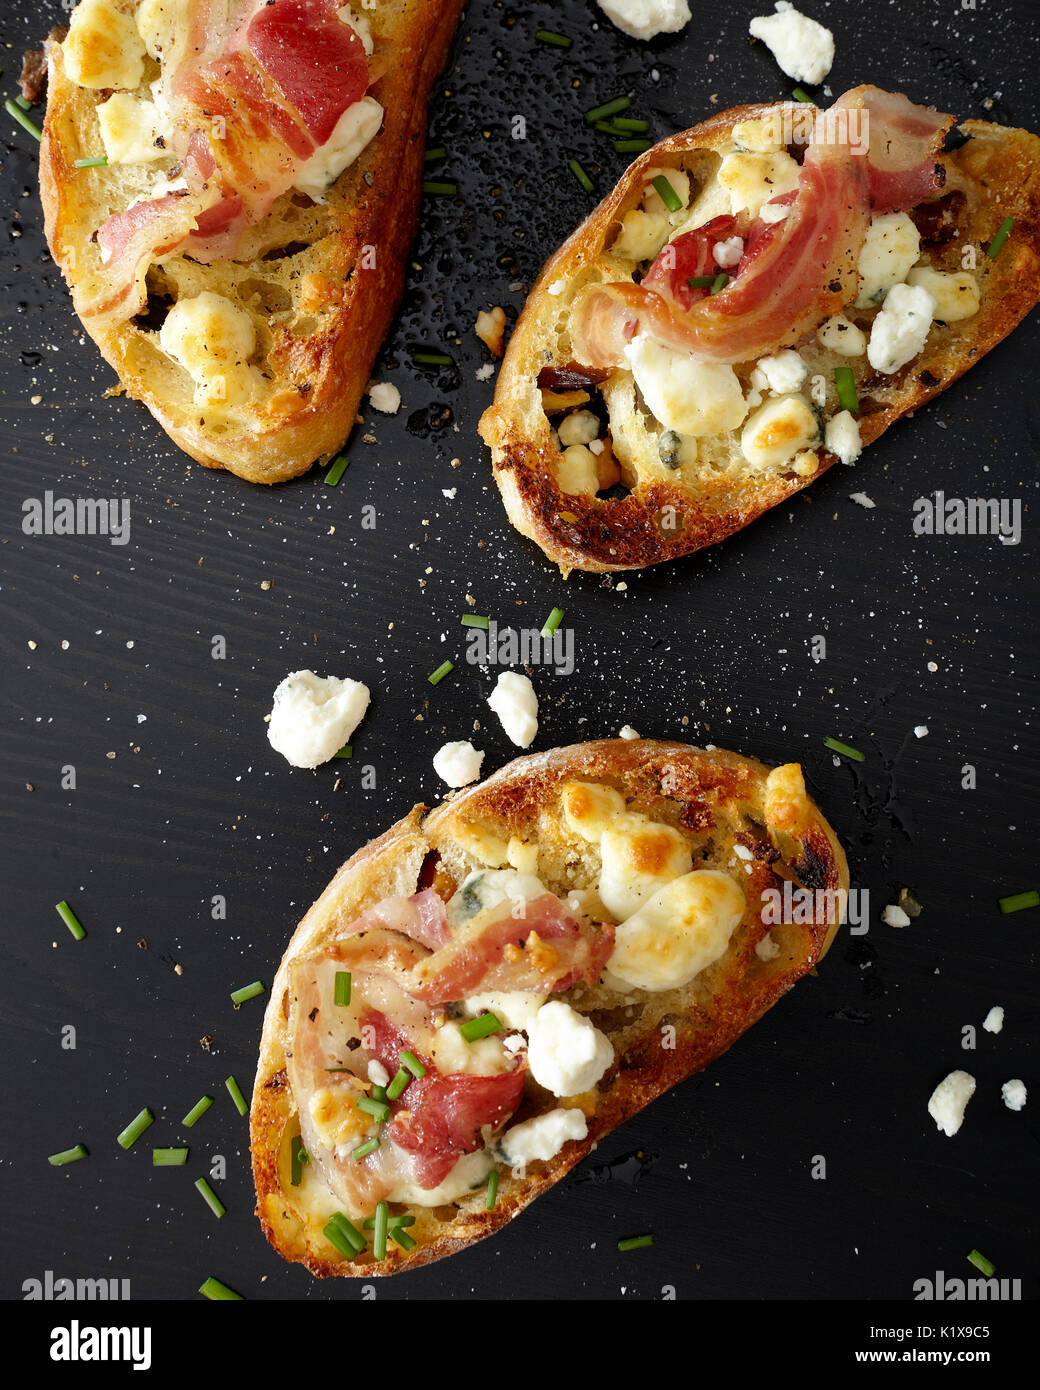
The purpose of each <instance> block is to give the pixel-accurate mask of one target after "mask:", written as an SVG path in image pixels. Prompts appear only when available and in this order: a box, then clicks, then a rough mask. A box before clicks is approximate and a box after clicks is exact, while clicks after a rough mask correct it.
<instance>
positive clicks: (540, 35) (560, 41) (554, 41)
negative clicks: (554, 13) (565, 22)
mask: <svg viewBox="0 0 1040 1390" xmlns="http://www.w3.org/2000/svg"><path fill="white" fill-rule="evenodd" d="M535 38H536V39H537V40H538V42H539V43H547V44H551V45H552V47H553V48H570V46H571V44H572V43H573V42H574V40H573V39H569V38H568V37H567V35H566V34H554V33H553V31H552V30H551V29H539V30H537V32H536V33H535Z"/></svg>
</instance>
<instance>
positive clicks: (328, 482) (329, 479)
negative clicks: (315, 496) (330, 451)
mask: <svg viewBox="0 0 1040 1390" xmlns="http://www.w3.org/2000/svg"><path fill="white" fill-rule="evenodd" d="M349 464H350V459H348V458H347V457H345V455H343V454H340V456H339V458H338V459H334V460H333V462H332V463H330V464H329V467H328V472H327V473H326V474H325V486H326V487H335V486H336V484H337V483H338V482H339V480H340V478H342V477H343V474H344V473H345V472H346V471H347V468H348V466H349Z"/></svg>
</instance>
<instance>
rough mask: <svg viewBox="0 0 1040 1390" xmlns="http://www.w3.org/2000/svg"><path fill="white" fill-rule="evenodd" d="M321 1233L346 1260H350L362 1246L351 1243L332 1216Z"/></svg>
mask: <svg viewBox="0 0 1040 1390" xmlns="http://www.w3.org/2000/svg"><path fill="white" fill-rule="evenodd" d="M322 1235H323V1236H324V1237H325V1239H326V1240H327V1241H328V1242H329V1244H330V1245H334V1246H335V1247H336V1249H337V1250H338V1251H339V1253H340V1254H341V1255H342V1256H343V1258H344V1259H346V1260H352V1259H353V1258H354V1256H355V1255H356V1254H357V1253H358V1251H359V1250H362V1249H363V1248H364V1246H363V1245H354V1244H353V1242H352V1241H351V1240H350V1239H349V1237H348V1236H346V1235H345V1234H344V1232H343V1231H342V1230H341V1229H340V1227H339V1225H338V1224H337V1222H336V1219H335V1217H333V1219H332V1220H331V1221H330V1222H329V1224H328V1225H327V1226H326V1227H325V1229H324V1231H322Z"/></svg>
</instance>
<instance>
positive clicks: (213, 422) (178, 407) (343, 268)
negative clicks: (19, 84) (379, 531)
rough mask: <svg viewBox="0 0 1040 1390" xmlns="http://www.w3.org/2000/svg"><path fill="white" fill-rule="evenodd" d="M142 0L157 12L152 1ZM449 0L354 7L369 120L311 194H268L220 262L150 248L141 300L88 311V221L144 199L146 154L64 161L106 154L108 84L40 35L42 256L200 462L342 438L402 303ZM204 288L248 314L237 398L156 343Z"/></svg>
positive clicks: (129, 382)
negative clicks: (362, 137)
mask: <svg viewBox="0 0 1040 1390" xmlns="http://www.w3.org/2000/svg"><path fill="white" fill-rule="evenodd" d="M146 2H148V3H151V4H152V8H153V9H154V8H155V0H146ZM180 3H181V4H184V3H187V4H188V5H189V6H190V5H191V4H193V3H194V0H180ZM117 8H119V9H121V11H122V12H123V13H124V14H126V15H128V16H131V17H132V16H133V14H134V12H135V11H136V10H138V9H139V8H141V0H117ZM461 8H462V0H378V4H375V5H373V6H371V7H369V6H367V5H366V6H365V7H361V6H357V7H356V9H357V10H358V13H359V14H360V15H363V17H364V20H365V21H367V23H368V25H369V27H370V29H371V33H372V37H373V40H374V45H375V46H374V52H373V55H372V64H373V72H375V71H381V72H382V75H381V76H379V77H378V80H377V81H375V83H374V84H373V85H372V86H371V88H370V89H369V95H370V96H371V97H373V98H374V99H375V100H378V102H379V103H380V104H381V105H382V107H383V108H384V117H383V124H382V128H381V129H380V131H379V133H378V134H377V135H376V136H375V137H374V138H373V139H372V140H371V141H370V143H369V144H368V145H367V146H366V147H365V149H364V150H363V151H362V153H361V154H360V156H359V157H358V158H357V159H356V160H355V161H354V163H352V164H351V165H350V166H349V167H348V168H347V169H346V170H345V171H344V172H343V174H342V176H341V177H340V178H339V179H338V181H337V182H336V183H335V184H334V186H333V187H332V188H331V189H330V190H329V191H328V193H327V194H326V196H325V201H324V202H314V201H312V200H311V198H310V197H308V196H307V195H306V194H303V193H299V192H296V191H295V190H293V189H290V190H289V191H287V192H285V193H283V194H281V196H280V197H278V199H277V200H276V201H275V203H274V204H273V206H272V207H271V208H270V211H269V212H268V213H267V214H266V215H265V216H264V217H263V218H262V220H261V221H259V222H258V223H257V224H256V225H254V226H252V227H250V228H248V229H247V231H246V232H245V234H244V236H243V237H242V240H241V242H240V244H239V245H238V246H237V248H236V249H235V250H234V252H233V259H228V260H219V261H215V262H214V263H212V264H202V263H200V262H199V261H197V260H194V259H192V258H191V256H190V255H187V254H184V253H183V252H181V253H177V254H173V255H169V256H165V257H162V258H160V259H159V260H158V261H157V262H156V263H154V264H153V265H152V267H151V269H150V270H149V272H148V277H147V289H148V296H149V299H148V308H147V312H146V313H144V314H141V315H139V316H137V317H134V318H130V319H127V320H126V321H122V322H120V321H118V320H114V319H113V318H111V317H104V316H102V317H98V316H97V315H94V314H91V313H90V312H88V309H89V306H90V304H91V302H92V301H95V300H96V297H97V294H98V291H99V289H100V288H104V285H105V281H106V275H107V274H108V272H106V268H105V266H104V265H103V264H102V262H101V260H100V256H99V252H98V249H97V244H96V233H97V231H98V228H99V227H100V225H101V224H102V223H103V222H104V220H105V219H106V218H107V217H109V216H110V215H112V214H115V213H119V212H122V211H123V210H125V209H126V208H127V207H128V206H129V205H130V203H131V202H132V201H133V200H134V199H135V198H138V197H141V196H149V195H150V190H151V189H152V188H153V187H154V184H155V180H156V177H157V166H156V164H155V163H144V164H129V163H118V164H109V165H108V166H107V167H101V168H79V169H77V168H76V161H77V160H82V159H90V158H94V157H96V156H98V155H99V154H100V153H103V151H104V147H103V145H102V139H101V131H100V126H99V122H98V117H97V114H96V112H97V107H98V106H99V105H101V104H102V102H104V101H106V100H107V99H108V98H109V97H110V96H111V95H112V92H111V90H109V89H107V88H106V89H100V90H92V89H89V88H87V87H83V86H78V85H76V84H75V83H74V82H73V81H71V80H70V77H69V75H68V71H67V63H66V58H65V52H64V49H63V46H62V44H61V43H59V42H57V41H56V40H55V39H53V38H52V39H50V40H48V43H47V59H48V74H49V86H48V101H47V114H46V121H45V124H44V138H43V144H42V148H41V151H40V193H41V198H42V201H43V209H44V219H45V227H46V233H47V239H48V243H49V245H50V248H51V253H52V255H53V256H54V259H55V260H56V261H57V263H58V265H59V266H60V267H61V269H62V271H63V273H64V275H65V278H66V280H67V281H68V283H69V286H70V288H71V290H72V295H73V302H74V304H75V306H76V309H77V312H78V313H80V315H81V317H82V320H83V324H84V327H85V328H86V330H87V332H88V333H89V334H90V335H91V337H92V338H93V339H94V341H95V342H96V343H97V345H98V347H99V348H100V349H101V352H102V353H103V355H104V356H105V358H106V359H107V361H108V362H109V363H110V364H111V365H112V366H113V367H114V368H115V370H116V372H117V373H118V374H119V379H120V381H121V382H122V384H123V386H124V387H125V388H126V390H127V391H128V392H129V394H130V395H131V396H133V397H135V398H136V399H137V400H141V401H143V402H144V403H145V405H147V407H148V409H149V410H150V411H151V412H152V414H153V415H154V416H155V418H156V419H157V420H158V421H159V423H160V424H161V425H162V427H163V428H164V429H165V430H166V432H167V433H168V434H169V435H170V437H171V438H172V439H173V440H174V442H175V443H176V444H177V445H178V446H179V447H180V448H181V449H183V450H184V451H185V452H186V453H188V454H190V455H191V456H192V457H193V458H195V459H197V460H198V462H199V463H202V464H204V465H205V466H206V467H208V468H226V469H228V470H229V471H231V472H233V473H237V474H238V475H239V476H240V477H242V478H247V479H249V481H250V482H256V483H277V482H281V481H282V480H284V479H286V478H291V477H294V476H296V475H298V474H300V473H305V472H306V471H307V470H308V469H309V468H310V467H311V466H312V464H314V463H315V461H319V462H323V461H325V460H327V459H328V458H329V457H330V456H331V455H332V454H333V453H334V452H335V451H336V450H337V449H338V448H339V447H340V446H341V445H342V444H343V442H344V440H345V438H346V436H347V435H348V434H349V432H350V429H351V427H352V426H353V424H354V420H355V416H356V414H357V409H358V403H359V401H360V399H361V396H362V393H363V391H364V389H365V386H366V384H367V383H368V380H369V374H370V371H371V368H372V363H373V361H374V359H375V356H376V354H377V352H378V350H379V347H380V345H381V343H382V341H383V338H384V337H385V336H386V333H387V330H388V328H389V326H390V322H391V320H392V318H393V315H394V313H395V312H396V309H397V305H398V303H399V300H400V296H401V291H402V286H403V281H404V268H405V254H406V252H407V248H408V245H409V243H410V241H411V239H412V237H413V235H414V232H415V226H416V221H417V216H418V208H419V200H420V196H421V184H422V168H423V153H424V146H425V135H426V104H427V99H428V96H429V93H430V89H431V87H432V85H433V82H434V80H435V79H436V77H437V74H438V73H439V72H440V70H441V68H442V67H443V65H444V62H445V59H446V56H447V52H448V47H449V44H450V42H451V38H452V35H453V33H454V31H455V27H456V24H457V22H458V17H459V13H460V11H461ZM73 18H75V16H73ZM376 64H378V68H377V67H376ZM159 72H160V65H159V63H157V62H155V61H153V60H152V59H151V58H149V59H148V60H147V61H146V63H145V71H144V80H143V82H142V84H141V86H140V87H138V88H137V89H135V90H134V92H133V95H134V96H135V97H137V98H147V97H149V95H150V90H149V88H150V84H151V83H152V82H153V81H154V80H155V79H156V77H157V76H158V75H159ZM109 278H110V277H109ZM207 291H208V292H211V293H213V294H216V295H219V296H222V297H223V299H225V300H227V301H230V304H231V305H232V306H234V308H235V309H237V310H241V311H243V312H244V313H245V314H247V315H248V318H249V319H250V320H251V321H252V325H253V328H254V330H255V337H256V344H255V348H254V349H253V351H252V353H251V354H250V356H249V359H248V365H249V366H251V367H253V368H255V369H256V372H257V373H258V377H257V378H255V379H256V380H258V382H259V385H258V386H257V389H256V390H255V392H254V394H253V395H252V397H251V398H250V400H249V401H248V403H246V404H244V405H241V406H236V407H235V408H234V409H222V408H221V407H220V406H219V404H216V405H215V404H212V403H208V404H207V405H206V407H205V408H201V407H200V405H198V404H197V403H196V395H195V382H194V381H193V379H192V377H191V375H189V373H188V371H186V370H185V369H184V367H183V366H181V365H180V363H179V362H178V361H177V360H175V359H174V358H173V357H172V356H171V355H170V354H169V353H167V352H165V351H164V350H163V348H162V346H161V345H160V341H159V329H160V328H161V325H162V322H163V319H164V317H165V315H166V314H167V313H168V312H169V310H170V309H171V308H172V307H173V305H175V304H177V303H178V302H179V301H182V300H186V299H193V298H195V297H196V296H198V295H200V294H202V293H204V292H207Z"/></svg>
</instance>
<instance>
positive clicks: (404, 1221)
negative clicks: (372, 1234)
mask: <svg viewBox="0 0 1040 1390" xmlns="http://www.w3.org/2000/svg"><path fill="white" fill-rule="evenodd" d="M375 1224H376V1219H375V1217H374V1216H366V1217H365V1220H364V1227H365V1230H366V1231H370V1230H371V1229H372V1227H373V1226H374V1225H375ZM414 1225H415V1217H414V1216H413V1215H412V1213H411V1212H410V1211H404V1212H402V1213H401V1215H400V1216H391V1217H390V1219H389V1220H388V1221H387V1223H386V1228H387V1230H388V1231H393V1230H396V1229H397V1228H398V1227H399V1226H414Z"/></svg>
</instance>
